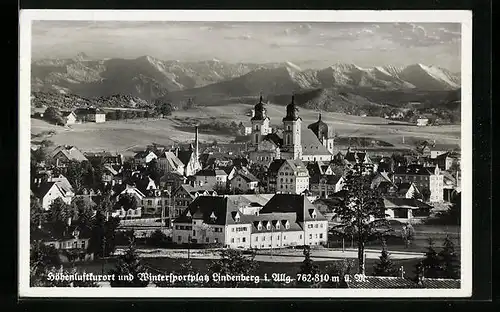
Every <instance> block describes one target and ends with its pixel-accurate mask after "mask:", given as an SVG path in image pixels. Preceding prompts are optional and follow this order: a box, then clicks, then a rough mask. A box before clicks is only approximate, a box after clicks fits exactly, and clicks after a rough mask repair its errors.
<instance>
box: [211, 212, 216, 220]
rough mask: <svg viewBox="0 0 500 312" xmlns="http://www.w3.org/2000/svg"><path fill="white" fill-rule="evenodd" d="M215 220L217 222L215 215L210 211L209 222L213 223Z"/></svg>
mask: <svg viewBox="0 0 500 312" xmlns="http://www.w3.org/2000/svg"><path fill="white" fill-rule="evenodd" d="M215 220H217V217H216V216H215V213H214V212H213V211H212V213H211V214H210V221H212V222H215Z"/></svg>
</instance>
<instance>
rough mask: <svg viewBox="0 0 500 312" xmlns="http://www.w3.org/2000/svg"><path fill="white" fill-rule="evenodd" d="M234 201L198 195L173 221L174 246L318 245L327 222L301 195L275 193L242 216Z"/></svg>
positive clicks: (242, 247)
mask: <svg viewBox="0 0 500 312" xmlns="http://www.w3.org/2000/svg"><path fill="white" fill-rule="evenodd" d="M236 202H237V201H234V200H230V199H229V198H228V197H222V196H216V197H212V196H200V197H198V198H196V199H195V200H194V201H193V202H192V203H191V204H190V205H189V206H188V207H187V208H186V210H185V211H183V213H182V214H181V215H180V216H179V217H178V218H177V219H175V220H174V228H173V232H172V235H173V241H174V242H175V243H177V244H187V243H197V244H220V245H222V246H225V247H228V248H240V249H249V248H253V249H268V248H286V247H289V246H303V245H321V244H324V243H326V241H327V231H328V221H327V219H326V218H325V217H324V216H323V215H322V214H321V213H320V212H319V211H317V209H316V208H315V207H314V206H313V205H312V204H311V203H310V202H309V200H308V199H307V198H306V197H305V196H303V195H295V194H275V195H274V196H273V197H272V198H271V199H270V200H269V201H268V202H267V203H266V204H265V205H264V206H263V207H262V208H261V209H260V211H258V213H257V214H243V213H241V211H240V209H239V208H238V206H237V205H236V204H235V203H236Z"/></svg>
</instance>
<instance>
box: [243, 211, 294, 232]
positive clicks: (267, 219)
mask: <svg viewBox="0 0 500 312" xmlns="http://www.w3.org/2000/svg"><path fill="white" fill-rule="evenodd" d="M248 218H249V219H250V220H251V221H252V233H270V232H293V231H301V230H302V228H301V227H300V225H299V224H298V223H297V214H296V213H294V212H272V213H265V214H259V215H252V216H248ZM287 221H288V224H289V226H290V227H289V228H288V229H287V228H286V223H287ZM259 223H261V224H262V228H261V229H260V230H259V227H258V226H259ZM268 224H269V226H270V227H269V229H267V225H268ZM278 225H279V228H278Z"/></svg>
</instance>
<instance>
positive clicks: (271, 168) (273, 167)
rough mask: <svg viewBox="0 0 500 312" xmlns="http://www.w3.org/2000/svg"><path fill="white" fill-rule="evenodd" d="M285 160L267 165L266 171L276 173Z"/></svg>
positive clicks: (277, 160) (278, 160)
mask: <svg viewBox="0 0 500 312" xmlns="http://www.w3.org/2000/svg"><path fill="white" fill-rule="evenodd" d="M285 161H286V160H285V159H275V160H273V161H272V162H271V164H269V169H268V170H267V171H268V172H269V173H278V171H279V170H280V168H281V166H283V164H284V163H285Z"/></svg>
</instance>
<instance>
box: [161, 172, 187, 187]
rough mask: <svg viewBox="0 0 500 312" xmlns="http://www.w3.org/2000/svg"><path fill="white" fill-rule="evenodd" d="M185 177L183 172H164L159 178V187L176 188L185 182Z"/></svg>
mask: <svg viewBox="0 0 500 312" xmlns="http://www.w3.org/2000/svg"><path fill="white" fill-rule="evenodd" d="M186 182H187V178H186V177H185V176H184V174H182V173H179V172H176V171H173V172H166V173H165V174H164V175H163V176H162V177H161V178H160V189H162V190H170V191H173V190H175V189H177V188H178V187H179V186H180V185H182V184H186Z"/></svg>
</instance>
